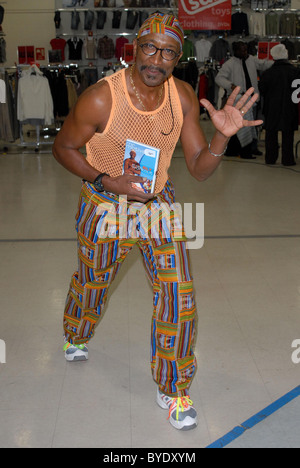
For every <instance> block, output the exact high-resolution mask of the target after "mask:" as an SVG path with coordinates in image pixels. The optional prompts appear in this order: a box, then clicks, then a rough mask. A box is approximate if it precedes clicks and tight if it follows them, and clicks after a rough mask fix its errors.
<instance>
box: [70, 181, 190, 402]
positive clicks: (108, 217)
mask: <svg viewBox="0 0 300 468" xmlns="http://www.w3.org/2000/svg"><path fill="white" fill-rule="evenodd" d="M174 204H175V198H174V190H173V186H172V183H171V182H170V180H169V181H168V182H167V184H166V186H165V188H164V190H163V191H162V192H161V193H160V194H159V195H158V196H157V197H155V198H154V199H153V200H152V201H150V202H148V203H146V204H132V203H127V202H126V203H125V205H124V203H120V198H119V197H117V196H115V195H113V194H108V193H106V192H103V193H99V192H96V191H95V190H94V189H93V186H92V185H90V184H88V183H84V184H83V186H82V190H81V195H80V199H79V205H78V212H77V215H76V223H77V224H76V227H77V234H78V271H76V272H75V273H74V275H73V276H72V279H71V284H70V289H69V292H68V296H67V301H66V306H65V312H64V332H65V337H66V339H67V340H68V341H69V342H70V343H73V344H81V343H87V342H88V341H89V340H90V339H91V338H92V337H93V335H94V331H95V326H96V325H97V323H98V321H99V319H100V317H101V316H102V314H103V309H104V306H105V302H106V299H107V295H108V290H109V286H110V284H111V283H112V281H113V280H114V278H115V277H116V274H117V273H118V271H119V269H120V267H121V265H122V263H123V261H124V259H125V258H126V256H127V254H128V253H129V252H130V251H131V249H132V247H133V246H134V245H137V246H138V247H139V249H140V251H141V253H142V258H143V263H144V266H145V270H146V273H147V276H148V278H149V280H150V282H151V284H152V288H153V317H152V329H151V370H152V375H153V378H154V380H155V381H156V383H157V384H158V386H159V388H160V390H161V391H162V392H163V393H166V394H168V395H171V396H175V395H187V394H188V389H189V387H190V384H191V380H192V377H193V375H194V373H195V370H196V359H195V355H194V350H193V346H194V338H195V329H196V306H195V300H194V292H193V281H192V277H191V274H190V267H189V258H188V251H187V249H186V242H185V241H186V238H185V235H184V232H182V231H183V230H182V225H181V222H180V221H179V218H178V216H177V214H176V210H175V209H174V206H176V204H175V205H174ZM124 206H125V210H124ZM166 206H167V207H170V206H171V207H172V212H171V215H170V210H165V209H162V207H166ZM137 207H138V208H140V207H142V209H141V210H137ZM150 212H151V217H150V216H149V213H150ZM146 215H147V216H146ZM124 216H125V218H124ZM150 219H151V222H149V220H150ZM124 220H125V224H124ZM124 225H125V230H124ZM150 225H151V226H150ZM150 227H151V230H150ZM104 233H105V235H104ZM124 233H125V234H124Z"/></svg>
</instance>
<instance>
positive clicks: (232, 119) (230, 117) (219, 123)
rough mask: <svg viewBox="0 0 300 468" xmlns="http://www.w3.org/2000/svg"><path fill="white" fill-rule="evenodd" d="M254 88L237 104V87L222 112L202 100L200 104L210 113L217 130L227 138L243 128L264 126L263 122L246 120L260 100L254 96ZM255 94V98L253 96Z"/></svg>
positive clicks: (256, 95) (238, 91)
mask: <svg viewBox="0 0 300 468" xmlns="http://www.w3.org/2000/svg"><path fill="white" fill-rule="evenodd" d="M253 92H254V88H249V89H248V91H247V92H246V93H245V94H244V95H243V96H242V97H241V98H240V99H239V100H238V101H237V102H236V103H235V101H236V98H237V96H238V94H239V93H240V87H239V86H237V87H236V88H235V89H234V91H233V92H232V93H231V94H230V96H229V98H228V100H227V102H226V104H225V106H224V108H223V109H221V110H216V109H215V108H214V106H213V105H212V104H211V103H210V102H209V101H208V100H207V99H201V101H200V103H201V104H202V106H204V107H205V108H206V110H207V111H208V113H209V115H210V118H211V121H212V123H213V124H214V126H215V128H216V130H218V131H219V132H220V133H222V134H223V135H224V136H226V137H227V138H229V137H232V136H233V135H235V134H236V133H237V132H238V131H239V130H240V129H241V128H243V127H254V126H256V125H262V123H263V121H262V120H244V115H245V114H246V113H247V112H248V111H249V109H251V107H252V106H253V104H254V103H255V102H256V101H257V99H258V94H257V93H256V94H253ZM252 94H253V96H251V95H252Z"/></svg>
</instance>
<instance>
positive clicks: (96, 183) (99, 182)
mask: <svg viewBox="0 0 300 468" xmlns="http://www.w3.org/2000/svg"><path fill="white" fill-rule="evenodd" d="M106 175H107V176H108V177H109V174H106V173H105V172H102V174H99V175H98V176H97V177H96V179H95V180H94V182H93V185H94V187H95V189H96V190H97V192H104V190H105V189H104V187H103V184H102V178H103V177H104V176H106Z"/></svg>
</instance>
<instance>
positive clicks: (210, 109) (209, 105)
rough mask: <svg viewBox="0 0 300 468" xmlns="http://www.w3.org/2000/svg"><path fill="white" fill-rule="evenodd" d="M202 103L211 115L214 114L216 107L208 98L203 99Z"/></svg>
mask: <svg viewBox="0 0 300 468" xmlns="http://www.w3.org/2000/svg"><path fill="white" fill-rule="evenodd" d="M200 104H202V106H203V107H205V109H206V110H207V111H208V112H209V113H210V115H213V114H214V113H215V112H216V109H215V108H214V106H213V105H212V103H211V102H209V101H208V100H207V99H201V100H200Z"/></svg>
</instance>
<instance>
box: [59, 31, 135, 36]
mask: <svg viewBox="0 0 300 468" xmlns="http://www.w3.org/2000/svg"><path fill="white" fill-rule="evenodd" d="M136 35H137V32H132V33H128V32H122V33H107V32H105V33H102V34H101V33H96V34H93V36H89V34H88V33H86V34H82V33H79V34H76V33H61V34H58V35H57V36H56V37H60V36H65V37H104V36H136Z"/></svg>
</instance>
